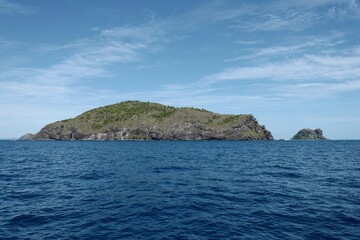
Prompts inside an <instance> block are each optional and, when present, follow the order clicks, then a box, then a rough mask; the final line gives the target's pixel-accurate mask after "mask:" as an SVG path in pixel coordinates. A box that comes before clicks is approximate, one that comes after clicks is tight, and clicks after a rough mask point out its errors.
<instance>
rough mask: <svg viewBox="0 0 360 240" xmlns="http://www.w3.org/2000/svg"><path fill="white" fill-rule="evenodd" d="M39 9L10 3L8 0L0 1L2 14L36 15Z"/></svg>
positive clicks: (0, 12)
mask: <svg viewBox="0 0 360 240" xmlns="http://www.w3.org/2000/svg"><path fill="white" fill-rule="evenodd" d="M36 12H37V9H36V8H34V7H31V6H27V5H24V4H20V3H15V2H10V1H7V0H0V14H22V15H31V14H35V13H36Z"/></svg>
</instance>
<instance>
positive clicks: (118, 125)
mask: <svg viewBox="0 0 360 240" xmlns="http://www.w3.org/2000/svg"><path fill="white" fill-rule="evenodd" d="M32 139H33V140H151V139H153V140H273V137H272V135H271V133H270V132H269V131H268V130H266V129H265V127H264V126H261V125H259V124H258V122H257V121H256V119H255V118H254V117H253V116H252V115H227V114H226V115H225V114H217V113H213V112H209V111H206V110H203V109H194V108H175V107H169V106H164V105H161V104H157V103H149V102H139V101H128V102H122V103H118V104H114V105H109V106H105V107H100V108H96V109H93V110H90V111H88V112H85V113H83V114H81V115H79V116H77V117H75V118H72V119H67V120H63V121H59V122H55V123H51V124H49V125H47V126H45V127H44V128H43V129H41V130H40V132H38V133H37V134H35V135H34V136H33V137H32Z"/></svg>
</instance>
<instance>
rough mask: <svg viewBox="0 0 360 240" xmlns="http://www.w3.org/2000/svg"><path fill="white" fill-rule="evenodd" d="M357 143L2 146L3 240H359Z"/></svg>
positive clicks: (359, 163)
mask: <svg viewBox="0 0 360 240" xmlns="http://www.w3.org/2000/svg"><path fill="white" fill-rule="evenodd" d="M359 237H360V141H320V142H317V141H285V142H280V141H273V142H261V141H259V142H226V141H213V142H192V141H190V142H182V141H179V142H177V141H173V142H168V141H159V142H156V141H149V142H141V141H139V142H135V141H129V142H126V141H123V142H13V141H0V239H126V238H128V239H359Z"/></svg>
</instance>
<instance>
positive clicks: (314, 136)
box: [291, 128, 326, 140]
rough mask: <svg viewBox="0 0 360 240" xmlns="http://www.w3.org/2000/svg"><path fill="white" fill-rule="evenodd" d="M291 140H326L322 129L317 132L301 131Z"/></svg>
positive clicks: (307, 129) (306, 129)
mask: <svg viewBox="0 0 360 240" xmlns="http://www.w3.org/2000/svg"><path fill="white" fill-rule="evenodd" d="M291 140H326V138H325V137H324V135H323V131H322V130H321V129H320V128H317V129H315V130H312V129H309V128H304V129H301V130H300V131H299V132H298V133H297V134H295V136H294V137H292V138H291Z"/></svg>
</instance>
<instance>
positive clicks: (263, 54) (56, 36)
mask: <svg viewBox="0 0 360 240" xmlns="http://www.w3.org/2000/svg"><path fill="white" fill-rule="evenodd" d="M359 26H360V1H358V0H317V1H313V0H303V1H298V0H293V1H291V0H278V1H265V0H262V1H250V0H249V1H237V0H236V1H210V0H207V1H200V0H198V1H190V0H184V1H175V0H174V1H168V0H162V1H145V0H143V1H140V0H131V1H130V0H129V1H116V0H114V1H110V0H105V1H94V0H64V1H45V0H32V1H19V0H17V1H10V0H0V112H1V115H0V138H17V137H19V136H21V135H22V134H24V133H27V132H33V133H35V132H37V131H39V130H40V129H41V127H43V126H44V125H45V124H47V123H50V122H53V121H57V120H61V119H66V118H70V117H75V116H77V115H79V114H80V113H82V112H84V111H86V110H89V109H91V108H94V107H98V106H102V105H107V104H112V103H117V102H121V101H124V100H142V101H152V102H159V103H163V104H168V105H173V106H192V107H198V108H206V109H208V110H211V111H214V112H219V113H233V114H241V113H252V114H254V116H255V117H256V118H257V119H258V121H259V122H260V123H261V124H264V125H265V126H266V127H267V128H268V129H269V130H270V131H271V132H272V133H273V135H274V137H275V138H285V139H289V138H291V137H292V136H293V135H294V134H295V133H296V132H297V131H298V130H299V129H301V128H304V127H308V128H318V127H319V128H322V129H323V130H324V133H325V136H326V137H328V138H331V139H360V110H359V109H360V108H359V106H360V42H359V39H360V28H359Z"/></svg>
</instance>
